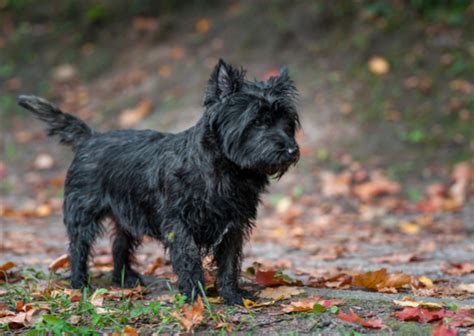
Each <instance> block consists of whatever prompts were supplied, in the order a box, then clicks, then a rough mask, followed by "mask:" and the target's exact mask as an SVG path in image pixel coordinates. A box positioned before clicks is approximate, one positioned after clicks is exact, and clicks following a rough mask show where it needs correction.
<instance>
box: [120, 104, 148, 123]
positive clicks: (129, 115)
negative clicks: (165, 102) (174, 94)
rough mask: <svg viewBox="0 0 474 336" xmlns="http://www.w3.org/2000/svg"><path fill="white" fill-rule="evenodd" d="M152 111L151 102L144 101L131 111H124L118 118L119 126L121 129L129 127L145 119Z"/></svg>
mask: <svg viewBox="0 0 474 336" xmlns="http://www.w3.org/2000/svg"><path fill="white" fill-rule="evenodd" d="M151 109H152V105H151V100H150V99H144V100H142V101H141V102H140V104H138V105H137V106H135V107H134V108H131V109H126V110H124V111H123V112H122V113H121V114H120V116H119V124H120V126H122V127H131V126H134V125H136V124H137V123H138V122H140V121H141V120H142V119H143V118H145V117H146V116H147V115H148V114H149V113H150V112H151Z"/></svg>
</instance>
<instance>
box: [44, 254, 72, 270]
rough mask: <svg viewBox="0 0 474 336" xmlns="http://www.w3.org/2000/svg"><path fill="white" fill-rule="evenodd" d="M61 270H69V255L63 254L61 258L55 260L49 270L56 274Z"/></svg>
mask: <svg viewBox="0 0 474 336" xmlns="http://www.w3.org/2000/svg"><path fill="white" fill-rule="evenodd" d="M60 268H69V255H67V254H63V255H62V256H60V257H59V258H57V259H55V260H53V261H52V262H51V264H49V266H48V270H50V271H51V272H56V271H57V270H58V269H60Z"/></svg>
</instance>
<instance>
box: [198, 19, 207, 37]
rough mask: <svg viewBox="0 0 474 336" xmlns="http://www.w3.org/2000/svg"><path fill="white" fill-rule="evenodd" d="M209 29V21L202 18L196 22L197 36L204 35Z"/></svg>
mask: <svg viewBox="0 0 474 336" xmlns="http://www.w3.org/2000/svg"><path fill="white" fill-rule="evenodd" d="M209 29H211V22H210V21H209V19H206V18H203V19H200V20H198V21H197V22H196V32H197V33H199V34H205V33H207V32H208V31H209Z"/></svg>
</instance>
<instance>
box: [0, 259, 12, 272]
mask: <svg viewBox="0 0 474 336" xmlns="http://www.w3.org/2000/svg"><path fill="white" fill-rule="evenodd" d="M15 266H16V264H15V263H14V262H11V261H8V262H6V263H4V264H3V265H0V272H6V271H9V270H10V269H12V268H13V267H15Z"/></svg>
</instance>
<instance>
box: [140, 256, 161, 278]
mask: <svg viewBox="0 0 474 336" xmlns="http://www.w3.org/2000/svg"><path fill="white" fill-rule="evenodd" d="M163 265H164V261H163V258H161V257H158V258H156V259H155V261H154V262H153V264H151V265H149V266H148V267H147V268H146V270H145V272H143V274H145V275H152V274H153V273H155V271H156V270H157V269H158V268H160V267H162V266H163Z"/></svg>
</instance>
